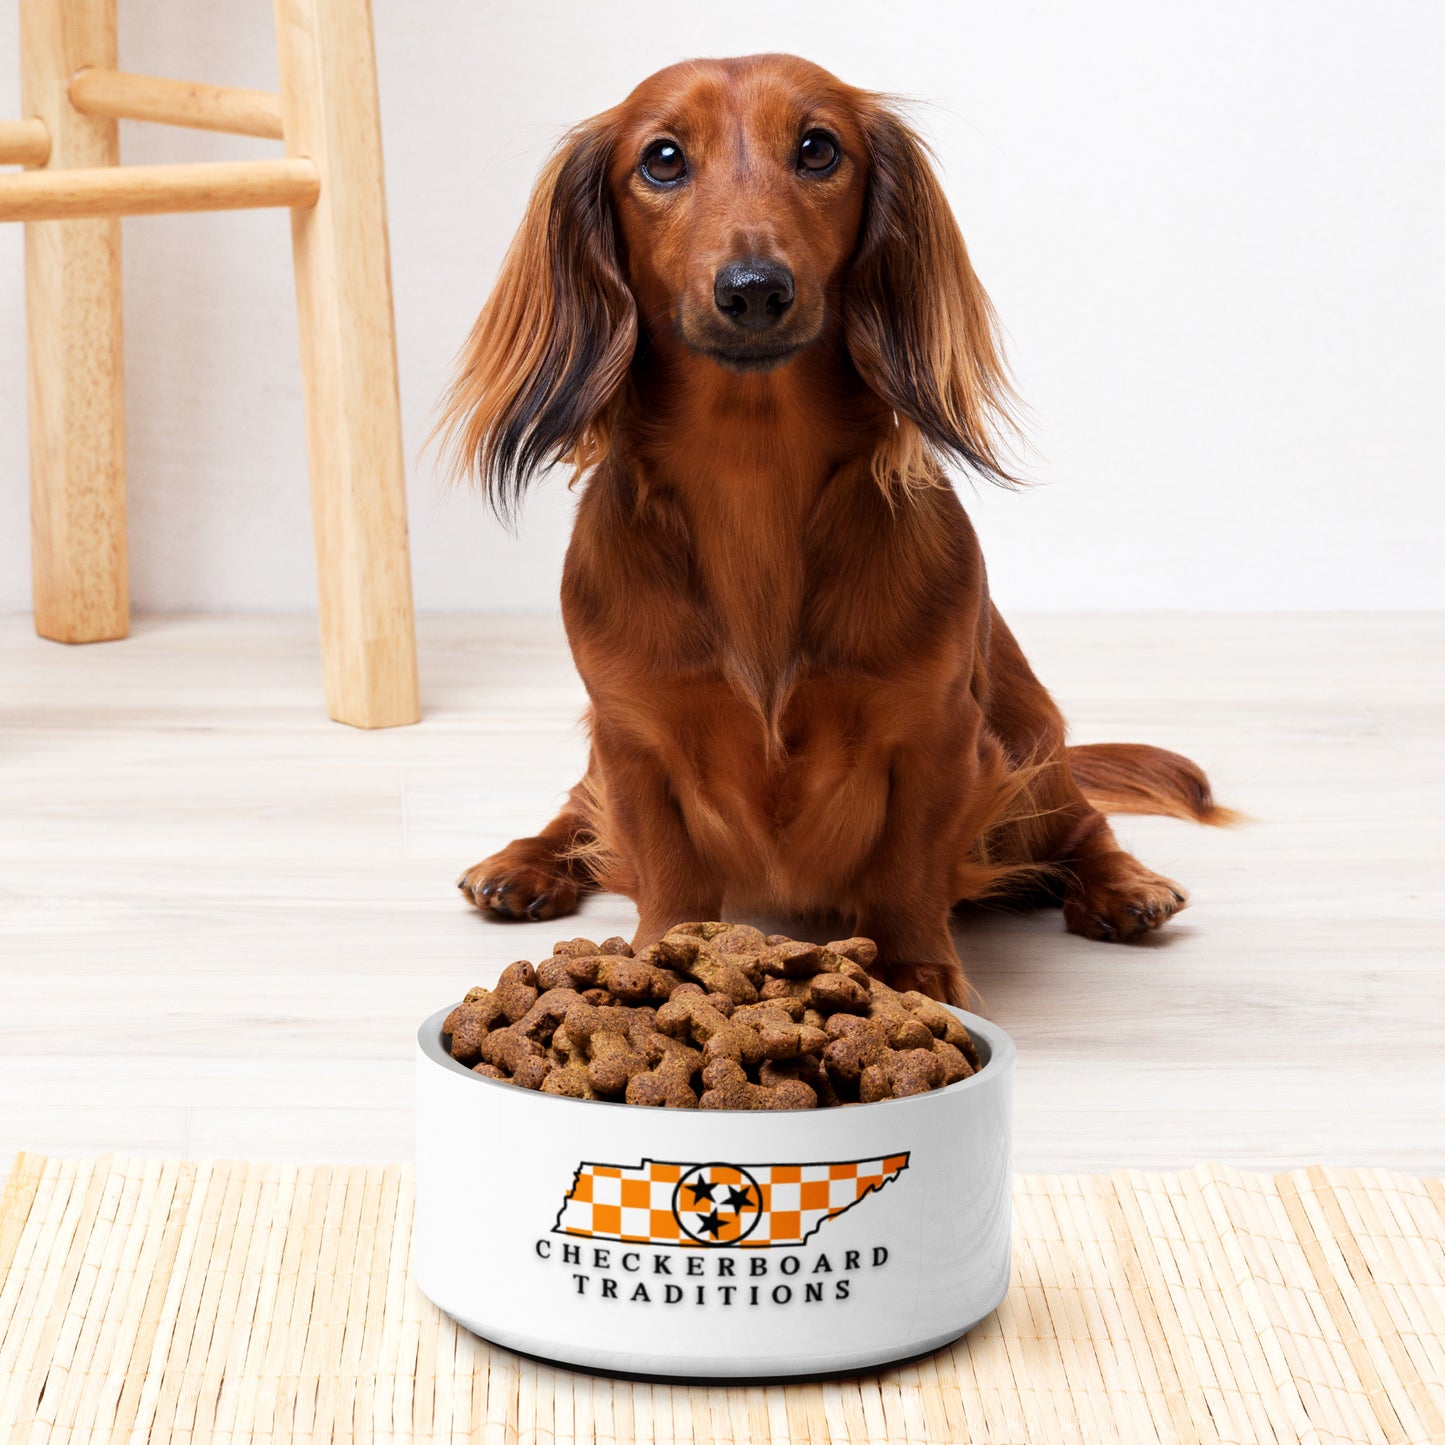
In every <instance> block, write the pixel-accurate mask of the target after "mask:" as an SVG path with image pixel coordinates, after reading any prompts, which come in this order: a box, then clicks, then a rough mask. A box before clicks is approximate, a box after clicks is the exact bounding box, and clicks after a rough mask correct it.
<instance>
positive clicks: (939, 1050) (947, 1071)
mask: <svg viewBox="0 0 1445 1445" xmlns="http://www.w3.org/2000/svg"><path fill="white" fill-rule="evenodd" d="M933 1052H934V1053H935V1054H936V1055H937V1057H938V1060H939V1062H940V1063H941V1064H942V1066H943V1083H944V1085H945V1086H946V1085H948V1084H956V1083H958V1082H959V1080H961V1079H966V1078H968V1077H969V1076H970V1075H971V1074H973V1073H974V1067H973V1065H972V1064H970V1063H969V1061H968V1058H967V1056H966V1055H965V1054H964V1052H963V1050H962V1049H958V1048H955V1047H954V1046H953V1045H952V1044H951V1043H949V1042H948V1040H947V1039H934V1041H933Z"/></svg>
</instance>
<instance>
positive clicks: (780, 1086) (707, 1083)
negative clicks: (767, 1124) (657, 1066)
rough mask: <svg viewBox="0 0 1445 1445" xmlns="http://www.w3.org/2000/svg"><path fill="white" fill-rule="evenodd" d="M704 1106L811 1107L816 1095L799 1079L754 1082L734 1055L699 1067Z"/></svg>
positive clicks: (727, 1107) (814, 1104) (815, 1101)
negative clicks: (700, 1069)
mask: <svg viewBox="0 0 1445 1445" xmlns="http://www.w3.org/2000/svg"><path fill="white" fill-rule="evenodd" d="M702 1082H703V1085H704V1088H705V1092H704V1093H703V1096H702V1098H701V1099H700V1100H699V1101H698V1104H699V1107H700V1108H703V1109H812V1108H816V1107H817V1103H818V1096H817V1095H816V1094H815V1093H814V1092H813V1091H812V1090H811V1089H810V1088H809V1087H808V1086H807V1085H806V1084H805V1083H803V1082H802V1081H801V1080H799V1079H781V1080H779V1082H778V1083H776V1084H754V1083H752V1082H751V1081H750V1080H749V1079H748V1076H747V1074H746V1072H745V1071H744V1069H743V1066H742V1065H741V1064H740V1063H738V1062H737V1060H736V1059H715V1060H714V1061H713V1062H712V1063H710V1064H709V1065H708V1066H707V1067H706V1068H705V1069H704V1070H703V1071H702Z"/></svg>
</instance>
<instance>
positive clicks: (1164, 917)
mask: <svg viewBox="0 0 1445 1445" xmlns="http://www.w3.org/2000/svg"><path fill="white" fill-rule="evenodd" d="M1188 903H1189V895H1188V894H1187V893H1186V892H1185V891H1184V889H1183V888H1181V887H1180V886H1179V884H1177V883H1175V882H1174V881H1173V880H1172V879H1169V878H1163V877H1161V876H1160V875H1159V874H1158V873H1151V872H1150V871H1149V869H1147V868H1146V867H1144V865H1143V864H1142V863H1140V862H1139V860H1138V859H1137V858H1133V857H1131V856H1130V855H1129V854H1128V853H1123V852H1120V853H1110V854H1107V855H1105V857H1103V858H1100V859H1097V860H1091V861H1090V862H1089V863H1088V864H1087V865H1081V866H1080V867H1079V869H1078V870H1077V874H1076V877H1075V880H1074V884H1073V886H1072V887H1070V888H1069V890H1068V892H1067V894H1066V895H1065V897H1064V925H1065V927H1067V928H1068V930H1069V932H1070V933H1080V934H1082V935H1083V936H1084V937H1085V938H1093V939H1098V940H1100V941H1101V942H1104V943H1128V942H1130V941H1131V940H1134V939H1138V938H1143V937H1144V935H1145V934H1147V933H1150V932H1152V931H1153V930H1154V929H1156V928H1160V927H1162V926H1163V925H1164V924H1165V923H1167V922H1168V921H1169V920H1170V919H1171V918H1173V916H1174V915H1175V914H1176V913H1178V912H1179V910H1180V909H1182V908H1185V907H1187V906H1188Z"/></svg>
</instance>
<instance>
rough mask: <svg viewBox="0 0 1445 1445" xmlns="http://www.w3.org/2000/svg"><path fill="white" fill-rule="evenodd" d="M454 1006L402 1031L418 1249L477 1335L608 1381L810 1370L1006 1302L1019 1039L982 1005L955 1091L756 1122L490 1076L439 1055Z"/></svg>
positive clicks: (886, 1354) (884, 1359) (919, 1349)
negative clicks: (412, 1085) (546, 1089)
mask: <svg viewBox="0 0 1445 1445" xmlns="http://www.w3.org/2000/svg"><path fill="white" fill-rule="evenodd" d="M450 1012H451V1010H450V1009H442V1010H441V1011H440V1012H439V1013H435V1014H433V1015H432V1016H431V1018H429V1019H428V1020H427V1021H426V1022H425V1023H424V1024H423V1025H422V1026H421V1029H420V1030H419V1032H418V1034H417V1130H416V1222H415V1228H414V1245H413V1247H414V1257H415V1263H416V1280H417V1284H418V1285H419V1286H420V1287H421V1289H422V1291H423V1292H424V1293H425V1294H426V1295H427V1296H428V1297H429V1298H430V1299H432V1300H433V1301H434V1302H435V1303H436V1304H437V1305H438V1306H439V1307H440V1308H441V1309H443V1310H445V1311H446V1313H447V1314H449V1315H451V1316H452V1318H453V1319H455V1320H456V1321H457V1322H458V1323H459V1324H462V1325H465V1326H466V1328H467V1329H469V1330H472V1331H473V1332H474V1333H476V1334H478V1335H482V1336H483V1337H485V1338H486V1339H488V1340H491V1341H493V1342H495V1343H496V1344H499V1345H503V1346H505V1347H506V1348H508V1349H511V1350H517V1351H520V1352H521V1353H523V1354H527V1355H537V1356H540V1357H542V1358H544V1359H547V1360H552V1361H555V1362H557V1363H560V1364H564V1365H573V1366H579V1367H581V1368H583V1369H591V1370H603V1371H609V1372H612V1373H617V1374H630V1375H644V1376H650V1377H651V1376H666V1377H669V1378H690V1379H713V1378H765V1377H778V1376H797V1375H806V1376H813V1377H816V1376H818V1375H822V1374H829V1373H836V1372H839V1371H855V1370H862V1369H867V1368H871V1367H875V1366H879V1365H883V1364H888V1363H891V1362H894V1361H898V1360H903V1359H908V1358H911V1357H913V1356H916V1355H921V1354H924V1353H927V1352H928V1351H931V1350H934V1349H937V1348H938V1347H939V1346H941V1345H945V1344H947V1343H948V1342H949V1341H950V1340H954V1339H956V1338H957V1337H958V1336H959V1335H961V1334H963V1333H965V1332H966V1331H967V1330H968V1329H969V1328H970V1327H971V1326H972V1325H974V1324H976V1323H977V1322H978V1321H979V1320H981V1319H983V1318H984V1316H986V1315H987V1314H989V1313H990V1312H991V1311H992V1310H993V1309H994V1308H995V1307H996V1306H997V1305H998V1303H999V1301H1000V1300H1002V1299H1003V1297H1004V1293H1005V1291H1006V1290H1007V1288H1008V1278H1009V1225H1010V1195H1009V1182H1010V1181H1009V1161H1010V1146H1011V1129H1010V1126H1011V1120H1012V1108H1013V1068H1014V1046H1013V1042H1012V1040H1010V1038H1009V1037H1008V1035H1007V1034H1006V1033H1004V1032H1003V1030H1002V1029H999V1028H997V1027H995V1026H994V1025H993V1024H991V1023H989V1022H988V1021H987V1020H985V1019H981V1018H978V1017H976V1016H975V1015H973V1014H968V1013H962V1012H959V1013H958V1017H959V1018H960V1019H961V1020H962V1022H963V1023H964V1025H965V1026H966V1027H967V1028H968V1031H969V1033H970V1034H972V1036H973V1039H974V1042H975V1044H976V1045H977V1048H978V1052H979V1055H980V1057H981V1059H982V1060H983V1067H982V1069H980V1071H979V1072H978V1073H977V1074H975V1075H973V1077H972V1078H968V1079H965V1080H963V1081H962V1082H961V1083H958V1084H953V1085H951V1086H950V1087H949V1088H946V1089H939V1090H936V1091H934V1092H933V1093H929V1094H919V1095H915V1096H913V1097H911V1098H907V1099H891V1100H888V1101H886V1102H884V1103H879V1104H860V1105H857V1106H854V1107H851V1108H833V1109H807V1110H796V1111H789V1112H778V1113H769V1112H743V1111H734V1110H728V1111H718V1112H712V1111H702V1110H692V1109H643V1108H635V1107H632V1106H629V1105H626V1104H607V1103H598V1102H594V1101H584V1100H579V1099H566V1098H559V1097H556V1096H554V1095H550V1094H541V1093H534V1092H532V1091H530V1090H527V1089H521V1088H517V1087H516V1086H514V1085H512V1084H505V1083H500V1082H498V1081H497V1080H494V1079H487V1078H484V1077H482V1076H481V1075H478V1074H473V1073H472V1072H471V1071H470V1070H469V1069H467V1068H466V1067H465V1066H463V1065H462V1064H459V1063H457V1062H456V1061H455V1060H454V1059H452V1058H451V1057H450V1056H449V1055H448V1053H447V1052H446V1049H445V1048H444V1046H443V1044H442V1021H443V1020H444V1019H445V1018H446V1016H447V1015H448V1014H449V1013H450ZM956 1012H957V1011H956ZM694 1186H697V1187H696V1188H694ZM709 1194H710V1195H711V1196H712V1200H711V1202H710V1201H709V1199H708V1197H707V1196H708V1195H709Z"/></svg>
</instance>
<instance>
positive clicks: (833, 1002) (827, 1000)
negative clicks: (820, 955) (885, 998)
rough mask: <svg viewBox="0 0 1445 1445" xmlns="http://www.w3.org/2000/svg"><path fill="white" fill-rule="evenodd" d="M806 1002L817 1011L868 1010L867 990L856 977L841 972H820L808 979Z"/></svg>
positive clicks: (853, 1012) (865, 1011)
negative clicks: (852, 977)
mask: <svg viewBox="0 0 1445 1445" xmlns="http://www.w3.org/2000/svg"><path fill="white" fill-rule="evenodd" d="M806 997H807V1000H808V1002H809V1003H810V1004H811V1005H812V1006H813V1007H814V1008H815V1009H817V1010H818V1012H819V1013H825V1014H836V1013H849V1014H861V1013H867V1012H868V1002H869V997H870V996H869V992H868V990H867V989H866V988H864V987H863V985H862V984H860V983H859V982H858V981H857V980H856V979H851V978H849V977H848V976H847V974H843V973H820V974H817V975H816V976H815V977H813V978H810V979H809V980H808V992H807V995H806Z"/></svg>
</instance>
